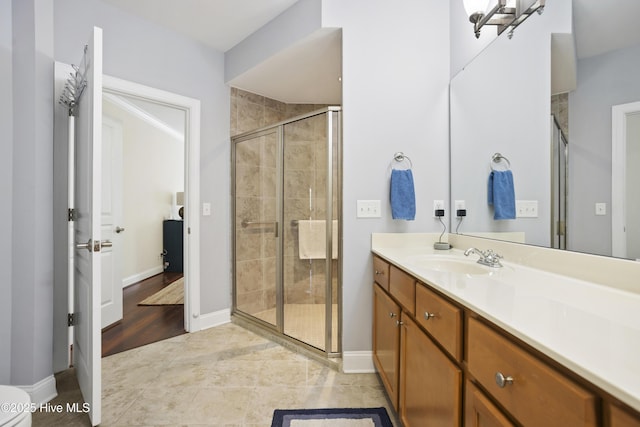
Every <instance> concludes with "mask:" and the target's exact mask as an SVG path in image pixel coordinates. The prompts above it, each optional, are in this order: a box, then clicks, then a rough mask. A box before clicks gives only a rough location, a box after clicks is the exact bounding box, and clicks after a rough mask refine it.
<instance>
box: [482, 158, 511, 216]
mask: <svg viewBox="0 0 640 427" xmlns="http://www.w3.org/2000/svg"><path fill="white" fill-rule="evenodd" d="M488 202H489V205H493V219H516V195H515V191H514V187H513V174H512V173H511V171H510V170H506V171H491V174H490V175H489V186H488Z"/></svg>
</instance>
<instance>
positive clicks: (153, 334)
mask: <svg viewBox="0 0 640 427" xmlns="http://www.w3.org/2000/svg"><path fill="white" fill-rule="evenodd" d="M180 277H182V273H169V272H165V273H161V274H158V275H156V276H153V277H150V278H148V279H146V280H143V281H141V282H138V283H136V284H133V285H131V286H128V287H126V288H124V291H123V318H122V320H121V321H119V322H117V323H115V324H113V325H111V326H108V327H106V328H105V329H103V331H102V357H105V356H109V355H112V354H116V353H120V352H122V351H125V350H130V349H132V348H136V347H140V346H143V345H146V344H151V343H153V342H156V341H161V340H164V339H167V338H171V337H175V336H176V335H181V334H184V333H186V332H185V330H184V305H154V306H148V305H145V306H141V305H138V303H139V302H140V301H142V300H143V299H145V298H146V297H148V296H150V295H153V294H154V293H156V292H157V291H159V290H160V289H162V288H164V287H165V286H167V285H168V284H169V283H171V282H173V281H174V280H177V279H179V278H180Z"/></svg>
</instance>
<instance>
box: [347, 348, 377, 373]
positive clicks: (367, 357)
mask: <svg viewBox="0 0 640 427" xmlns="http://www.w3.org/2000/svg"><path fill="white" fill-rule="evenodd" d="M342 371H343V372H344V373H345V374H371V373H375V372H376V368H375V366H374V365H373V352H371V351H343V352H342Z"/></svg>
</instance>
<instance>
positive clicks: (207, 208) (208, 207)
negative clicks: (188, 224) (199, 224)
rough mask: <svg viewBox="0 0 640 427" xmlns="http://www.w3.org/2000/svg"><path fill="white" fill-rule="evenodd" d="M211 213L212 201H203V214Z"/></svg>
mask: <svg viewBox="0 0 640 427" xmlns="http://www.w3.org/2000/svg"><path fill="white" fill-rule="evenodd" d="M209 215H211V203H207V202H205V203H203V204H202V216H209Z"/></svg>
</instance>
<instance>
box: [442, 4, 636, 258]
mask: <svg viewBox="0 0 640 427" xmlns="http://www.w3.org/2000/svg"><path fill="white" fill-rule="evenodd" d="M545 9H546V10H545V11H544V13H543V15H541V16H540V17H538V18H531V19H529V20H528V21H527V22H526V23H524V24H523V25H522V26H520V27H518V29H517V30H516V32H515V34H514V37H513V38H512V39H508V38H507V37H506V35H505V34H503V35H502V36H500V37H497V38H496V39H495V40H494V41H493V42H491V43H490V44H489V45H488V46H487V47H486V48H484V50H483V51H482V52H481V53H480V54H479V55H477V56H476V57H475V58H474V59H473V60H472V61H471V62H470V63H469V64H467V65H466V66H465V67H464V69H463V70H462V71H460V72H459V73H458V74H456V75H455V76H454V77H453V78H452V80H451V93H450V95H451V212H453V213H454V215H452V219H451V230H452V231H453V232H458V233H461V234H471V235H480V236H484V237H491V238H498V239H504V240H511V241H516V242H520V243H526V244H532V245H539V246H546V247H556V248H559V249H567V250H572V251H579V252H586V253H592V254H597V255H606V256H616V257H622V258H629V259H640V232H638V231H636V230H637V229H638V227H637V226H636V225H635V224H640V208H639V206H640V201H639V200H640V186H638V185H637V184H638V183H640V181H638V172H637V170H639V169H640V137H639V132H638V127H639V125H638V123H639V122H640V108H637V107H639V106H640V73H639V70H640V25H637V22H635V21H634V19H635V18H637V16H640V2H638V1H628V0H615V1H614V0H608V1H606V2H602V1H597V0H572V4H571V5H569V3H568V2H566V1H565V0H547V7H546V8H545ZM572 28H573V30H571V29H572ZM469 31H471V30H469ZM552 100H553V101H552ZM616 114H617V115H616ZM496 154H499V155H500V156H497V157H496ZM494 159H495V160H497V161H494ZM492 168H493V169H495V170H504V169H506V168H509V169H510V170H511V172H512V175H513V182H514V187H515V198H516V201H517V203H516V214H517V217H516V218H515V219H509V220H496V219H494V207H493V206H490V205H489V203H488V200H487V193H488V191H487V189H488V178H489V174H490V173H491V170H492ZM634 174H635V175H634ZM462 201H463V202H464V204H465V208H466V210H467V216H466V217H464V218H463V219H462V220H460V218H456V216H455V212H456V207H458V206H459V205H460V203H461V202H462Z"/></svg>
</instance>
